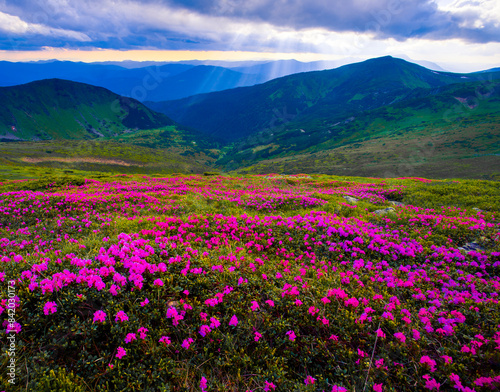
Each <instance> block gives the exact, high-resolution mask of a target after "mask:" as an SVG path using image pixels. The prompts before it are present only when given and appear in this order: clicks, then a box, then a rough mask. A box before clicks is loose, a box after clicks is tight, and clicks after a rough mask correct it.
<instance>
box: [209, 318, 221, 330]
mask: <svg viewBox="0 0 500 392" xmlns="http://www.w3.org/2000/svg"><path fill="white" fill-rule="evenodd" d="M219 326H220V321H219V320H218V319H216V318H215V317H210V328H219Z"/></svg>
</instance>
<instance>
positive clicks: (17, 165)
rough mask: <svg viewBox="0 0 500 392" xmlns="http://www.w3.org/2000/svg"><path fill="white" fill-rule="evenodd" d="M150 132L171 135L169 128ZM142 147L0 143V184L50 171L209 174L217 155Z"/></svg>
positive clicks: (95, 143)
mask: <svg viewBox="0 0 500 392" xmlns="http://www.w3.org/2000/svg"><path fill="white" fill-rule="evenodd" d="M176 131H177V130H176V129H175V128H174V129H173V130H172V133H173V134H174V135H176V133H175V132H176ZM151 132H152V133H153V134H155V133H156V134H158V133H160V134H161V133H164V132H168V133H169V134H170V133H171V132H170V131H169V129H168V128H166V129H160V130H156V131H151ZM177 136H178V135H177ZM174 139H175V138H174ZM162 140H163V141H165V140H164V139H162ZM174 141H175V140H174ZM134 142H136V141H134ZM167 142H168V139H167ZM144 144H146V143H144ZM144 144H142V145H141V143H137V144H131V143H124V142H122V141H115V140H108V141H102V140H52V141H40V142H18V143H0V181H1V179H23V178H31V177H33V176H34V175H40V174H50V173H51V172H53V171H56V172H67V173H73V172H75V171H81V170H84V171H96V172H109V173H143V174H153V173H159V174H171V173H203V172H205V171H210V170H212V169H211V166H212V165H213V162H214V161H215V159H216V157H217V154H218V151H217V150H209V149H207V150H203V149H199V148H196V147H189V146H184V145H183V143H177V144H176V143H171V142H168V143H167V144H168V145H165V146H163V148H151V147H148V146H147V145H144Z"/></svg>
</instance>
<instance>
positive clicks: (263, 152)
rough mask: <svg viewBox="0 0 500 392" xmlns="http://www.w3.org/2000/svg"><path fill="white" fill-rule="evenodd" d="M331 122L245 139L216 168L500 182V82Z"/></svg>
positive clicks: (433, 93) (427, 93)
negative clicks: (462, 178) (266, 136)
mask: <svg viewBox="0 0 500 392" xmlns="http://www.w3.org/2000/svg"><path fill="white" fill-rule="evenodd" d="M304 121H305V120H304ZM334 121H335V120H332V119H328V118H325V119H323V120H321V121H319V120H318V121H316V122H315V124H314V126H312V125H311V122H309V123H308V122H307V121H305V122H303V123H302V122H294V123H290V124H287V125H288V126H290V127H286V128H285V127H282V128H279V129H278V128H277V129H275V132H274V134H273V136H271V137H269V136H268V139H267V140H265V138H264V136H262V135H261V137H252V138H248V139H246V140H244V141H241V142H240V143H237V144H236V145H235V146H234V147H233V148H232V149H231V150H229V151H228V152H227V153H226V154H225V157H224V158H222V159H220V160H219V161H218V162H217V164H218V165H219V166H220V167H221V168H226V169H228V170H230V169H238V168H239V169H240V170H241V168H242V167H247V168H246V169H243V170H244V171H245V170H250V171H252V172H258V173H271V172H285V173H315V172H318V171H321V172H323V173H336V174H346V175H349V174H356V175H365V176H388V177H393V176H413V175H417V176H424V177H429V178H443V177H448V178H449V177H464V178H466V177H470V178H481V177H483V178H496V177H499V178H500V170H499V169H498V168H499V167H500V147H499V146H500V133H499V129H500V80H494V81H489V82H469V83H465V84H453V85H449V86H443V87H439V88H436V89H417V90H414V91H413V92H412V93H411V94H410V95H409V96H408V97H407V99H405V100H403V101H399V102H396V103H394V104H392V105H388V106H384V107H382V108H378V109H374V110H367V111H364V112H358V113H357V114H356V115H355V116H353V117H350V118H349V119H348V120H346V121H341V122H334ZM305 129H309V130H308V131H305ZM263 141H265V142H266V143H263Z"/></svg>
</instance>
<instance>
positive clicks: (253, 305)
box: [251, 301, 260, 312]
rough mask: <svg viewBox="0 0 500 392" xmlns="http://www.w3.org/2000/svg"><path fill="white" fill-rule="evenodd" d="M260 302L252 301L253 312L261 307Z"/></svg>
mask: <svg viewBox="0 0 500 392" xmlns="http://www.w3.org/2000/svg"><path fill="white" fill-rule="evenodd" d="M259 307H260V306H259V303H258V302H257V301H252V306H251V309H252V311H253V312H255V311H256V310H257V309H259Z"/></svg>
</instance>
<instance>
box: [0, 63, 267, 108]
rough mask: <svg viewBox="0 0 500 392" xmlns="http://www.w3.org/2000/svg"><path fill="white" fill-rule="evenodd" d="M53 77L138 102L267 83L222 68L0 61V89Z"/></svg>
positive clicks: (260, 78)
mask: <svg viewBox="0 0 500 392" xmlns="http://www.w3.org/2000/svg"><path fill="white" fill-rule="evenodd" d="M146 64H148V63H146ZM125 65H128V64H125ZM53 78H58V79H65V80H70V81H74V82H80V83H87V84H91V85H94V86H99V87H104V88H107V89H108V90H111V91H113V92H114V93H116V94H119V95H123V96H126V97H132V98H135V99H137V100H139V101H144V100H151V101H156V100H160V101H161V100H170V99H179V98H183V97H188V96H190V95H195V94H200V93H207V92H213V91H220V90H225V89H230V88H234V87H239V86H251V85H254V84H257V83H261V82H264V81H267V80H269V79H266V77H265V76H262V75H260V74H245V73H241V72H237V71H234V70H230V69H227V68H223V67H216V66H207V65H198V66H195V65H191V64H183V63H172V64H163V65H157V64H155V65H149V66H144V67H140V68H125V67H122V66H118V65H115V64H93V63H82V62H78V63H74V62H70V61H52V62H43V63H38V62H36V63H12V62H7V61H0V86H5V87H6V86H15V85H19V84H25V83H29V82H32V81H37V80H43V79H53Z"/></svg>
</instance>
